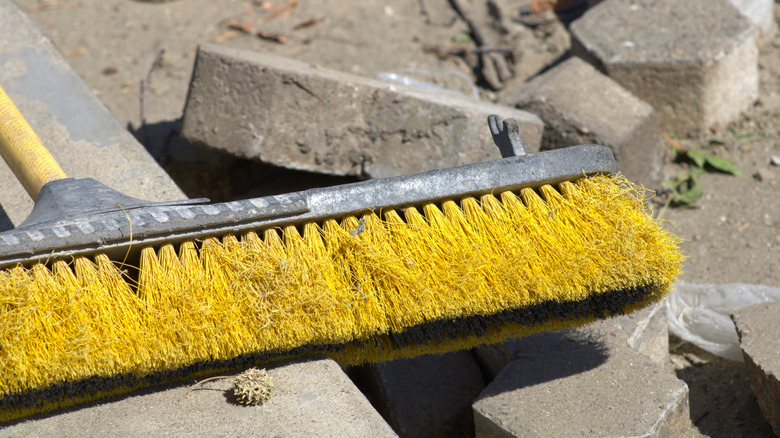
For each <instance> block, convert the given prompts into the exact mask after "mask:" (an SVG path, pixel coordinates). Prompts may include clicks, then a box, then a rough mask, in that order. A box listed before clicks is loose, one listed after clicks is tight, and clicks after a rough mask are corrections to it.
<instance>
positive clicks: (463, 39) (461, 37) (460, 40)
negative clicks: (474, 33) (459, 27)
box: [452, 32, 471, 44]
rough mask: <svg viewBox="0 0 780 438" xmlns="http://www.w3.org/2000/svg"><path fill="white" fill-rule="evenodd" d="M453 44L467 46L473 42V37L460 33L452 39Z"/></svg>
mask: <svg viewBox="0 0 780 438" xmlns="http://www.w3.org/2000/svg"><path fill="white" fill-rule="evenodd" d="M452 42H453V43H456V44H466V43H470V42H471V35H469V34H467V33H465V32H464V33H459V34H457V35H455V36H454V37H452Z"/></svg>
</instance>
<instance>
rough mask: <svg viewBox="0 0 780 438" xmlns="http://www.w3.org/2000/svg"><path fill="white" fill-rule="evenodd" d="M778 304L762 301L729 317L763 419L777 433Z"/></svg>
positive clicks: (779, 376) (779, 419) (779, 428)
mask: <svg viewBox="0 0 780 438" xmlns="http://www.w3.org/2000/svg"><path fill="white" fill-rule="evenodd" d="M778 314H780V303H778V302H774V303H761V304H755V305H752V306H749V307H744V308H742V309H739V310H736V311H734V312H733V313H732V314H731V319H732V320H733V321H734V324H735V325H736V328H737V333H738V334H739V345H740V347H741V348H742V352H743V354H744V356H745V365H746V366H747V373H748V378H749V380H750V387H751V388H752V389H753V393H754V394H755V395H756V399H758V405H759V407H760V408H761V413H762V414H763V415H764V418H766V420H767V421H768V422H769V423H770V424H771V425H772V429H773V430H774V432H775V434H776V435H778V436H780V356H778V351H780V328H778V325H777V315H778Z"/></svg>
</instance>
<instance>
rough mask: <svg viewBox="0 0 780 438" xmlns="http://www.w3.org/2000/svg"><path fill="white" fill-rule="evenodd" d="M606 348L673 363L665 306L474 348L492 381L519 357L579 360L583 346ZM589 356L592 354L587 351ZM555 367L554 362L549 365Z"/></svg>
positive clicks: (663, 363) (662, 363)
mask: <svg viewBox="0 0 780 438" xmlns="http://www.w3.org/2000/svg"><path fill="white" fill-rule="evenodd" d="M583 343H585V344H599V345H606V346H608V347H609V348H613V349H626V348H628V349H631V350H633V351H636V352H638V353H640V354H642V355H644V356H645V357H647V358H648V359H650V360H651V361H653V362H654V363H656V364H658V365H665V364H666V363H667V362H668V360H669V332H668V329H667V322H666V312H665V311H664V306H663V303H657V304H655V305H653V306H650V307H648V308H646V309H642V310H640V311H638V312H634V313H632V314H629V315H623V316H619V317H615V318H610V319H606V320H601V321H596V322H594V323H591V324H588V325H586V326H583V327H580V328H576V329H571V330H565V331H560V332H554V333H542V334H538V335H535V336H529V337H527V338H522V339H515V340H511V341H507V342H504V343H501V344H496V345H486V346H481V347H478V348H475V349H474V353H475V355H476V357H477V359H478V360H479V363H480V365H482V367H483V369H484V370H485V372H486V374H487V376H488V377H489V378H495V377H496V376H497V375H498V374H499V373H500V372H501V371H502V370H503V369H504V368H506V366H507V365H509V364H510V363H511V362H512V361H514V360H517V359H519V358H527V357H530V356H532V357H535V358H536V359H535V360H545V359H544V358H545V357H546V355H549V354H550V353H553V352H568V354H569V355H570V357H572V358H576V357H577V354H579V352H580V350H579V349H578V348H576V347H577V346H578V345H580V344H583ZM584 354H585V355H587V354H589V353H588V352H587V351H586V352H584ZM549 365H550V366H555V363H554V362H550V363H549Z"/></svg>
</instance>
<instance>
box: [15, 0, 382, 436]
mask: <svg viewBox="0 0 780 438" xmlns="http://www.w3.org/2000/svg"><path fill="white" fill-rule="evenodd" d="M0 29H2V30H3V32H0V85H2V87H3V88H4V89H5V91H6V92H7V93H8V94H9V95H10V96H11V98H12V99H13V100H14V101H15V103H16V105H17V106H18V107H19V109H20V111H21V112H22V113H23V114H24V115H25V116H26V118H27V120H28V121H29V123H30V124H31V125H32V127H33V129H34V130H36V132H37V133H38V135H39V137H40V138H41V140H42V141H43V143H44V144H45V145H47V146H48V147H49V149H50V150H51V152H52V154H53V155H54V157H55V158H56V159H57V160H58V161H59V162H60V163H61V166H62V167H63V169H64V170H65V172H67V173H68V174H69V175H70V176H72V177H76V178H83V177H93V178H96V179H98V180H100V181H102V182H103V183H106V184H108V185H109V186H112V187H114V188H116V189H118V190H120V191H122V192H124V193H126V194H128V195H132V196H136V197H140V198H145V199H149V200H167V199H181V198H184V195H183V193H182V192H181V191H180V190H179V189H178V187H177V186H176V185H175V184H174V183H173V181H172V180H171V179H170V178H169V177H168V175H167V174H166V173H165V172H164V171H163V170H162V169H161V168H160V167H159V166H158V165H157V163H156V162H155V161H154V160H153V159H152V157H151V156H150V155H149V154H148V153H147V152H146V150H144V148H143V146H141V145H140V144H139V143H138V142H136V141H135V139H134V138H133V137H132V136H131V135H130V134H129V133H128V132H127V131H126V130H125V129H124V128H123V127H122V126H121V125H120V124H119V122H117V121H116V119H114V118H113V116H112V115H111V114H110V113H109V112H108V111H107V110H106V109H105V107H103V105H102V104H101V103H100V102H99V101H98V100H97V98H96V97H95V96H94V95H93V94H92V92H91V90H90V89H89V88H88V87H87V86H86V85H85V84H84V83H83V82H82V81H81V79H79V77H78V76H77V75H76V74H75V73H74V72H73V70H71V68H70V67H69V66H68V64H67V62H66V61H65V59H64V58H63V57H62V55H61V54H59V52H58V51H57V50H56V49H55V48H54V46H53V45H52V44H51V42H50V41H49V40H48V39H46V38H45V37H44V36H43V34H42V33H41V32H40V30H39V29H38V28H37V27H36V26H35V25H34V24H33V23H32V21H30V20H29V18H28V17H27V16H26V15H25V14H24V13H23V12H22V11H21V10H20V9H19V8H18V7H17V6H16V5H15V4H14V3H13V2H11V1H8V0H0ZM0 204H1V205H2V209H1V210H0V212H1V213H2V214H0V231H2V230H6V229H10V228H11V227H13V224H18V223H19V222H21V221H22V220H24V218H26V217H27V214H28V213H29V211H30V210H31V209H32V201H31V200H30V199H29V198H28V196H27V194H26V192H25V191H24V189H23V188H22V186H21V184H19V183H18V182H17V181H16V179H15V177H14V176H13V173H11V171H10V170H9V169H8V168H7V167H6V166H4V165H0ZM3 347H4V348H5V347H8V346H7V345H4V346H3ZM0 360H2V349H0ZM271 375H272V377H273V378H274V379H275V381H276V388H277V390H276V395H275V397H272V399H271V401H270V402H269V403H268V404H267V405H265V406H262V407H259V408H244V407H239V406H234V405H231V404H229V403H228V402H227V401H226V400H225V396H224V391H223V390H224V389H225V385H227V386H229V385H230V382H229V381H220V382H214V383H212V384H210V385H209V386H208V387H209V388H214V389H218V390H219V391H216V392H215V391H203V390H201V391H196V392H194V393H193V395H191V396H190V397H189V398H185V397H184V394H185V393H186V391H187V390H188V387H177V388H172V389H165V390H154V389H151V390H146V391H143V392H142V393H137V394H135V395H130V396H127V397H125V398H121V399H117V400H113V401H108V402H105V403H98V404H93V405H91V406H82V407H79V408H74V409H71V410H68V411H66V412H59V413H52V414H50V415H48V416H47V417H45V418H38V419H33V420H29V421H26V422H24V423H18V424H16V425H12V426H6V427H4V428H0V437H7V436H25V437H27V436H90V435H91V436H188V435H198V436H200V435H207V436H247V435H252V436H257V435H265V436H328V435H330V436H361V437H362V436H366V435H369V434H371V435H378V436H393V435H394V434H393V432H392V430H391V429H390V427H389V426H387V424H386V423H385V422H384V421H383V420H382V418H381V416H379V414H378V413H377V412H376V411H375V410H374V409H373V408H371V406H370V405H369V403H368V401H367V400H366V399H365V397H363V396H362V395H361V394H360V392H359V391H358V390H357V388H356V387H355V386H354V385H353V384H352V383H351V382H350V381H349V379H348V378H347V377H346V375H345V374H344V373H343V371H342V370H341V368H339V367H338V365H337V364H336V363H335V362H333V361H332V360H329V359H328V360H325V359H322V360H317V361H313V362H299V363H294V364H291V365H287V366H276V367H274V368H273V370H272V371H271Z"/></svg>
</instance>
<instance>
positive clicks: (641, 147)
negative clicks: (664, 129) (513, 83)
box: [500, 57, 663, 185]
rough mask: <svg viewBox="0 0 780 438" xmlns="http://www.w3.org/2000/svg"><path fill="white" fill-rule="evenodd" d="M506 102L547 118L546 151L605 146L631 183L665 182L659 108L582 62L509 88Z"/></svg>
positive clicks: (575, 61)
mask: <svg viewBox="0 0 780 438" xmlns="http://www.w3.org/2000/svg"><path fill="white" fill-rule="evenodd" d="M500 101H501V102H502V103H504V104H506V105H511V106H517V107H518V108H520V109H523V110H526V111H528V112H531V113H534V114H537V115H538V116H539V117H541V119H542V120H543V121H544V134H543V137H542V146H541V148H542V149H557V148H562V147H568V146H574V145H578V144H601V145H604V146H607V147H609V148H610V149H612V152H613V153H614V155H615V160H616V162H617V165H618V170H620V171H621V172H623V174H624V175H626V177H628V179H630V180H631V181H634V182H636V183H639V184H648V185H654V184H656V183H658V182H660V181H659V180H660V176H661V165H662V161H663V144H662V141H661V132H660V130H659V126H658V117H657V115H656V112H655V110H654V109H653V107H652V106H650V104H648V103H646V102H644V101H642V100H641V99H639V98H637V97H636V96H634V95H633V94H631V93H630V92H629V91H628V90H626V89H625V88H623V87H622V86H620V85H619V84H618V83H617V82H615V81H613V80H611V79H610V78H609V77H607V76H605V75H603V74H601V73H600V72H599V71H598V70H596V69H595V68H594V67H593V66H591V65H590V64H588V63H586V62H585V61H583V60H582V59H580V58H576V57H573V58H569V59H567V60H566V61H564V62H562V63H560V64H559V65H557V66H555V67H553V68H552V69H550V70H548V71H546V72H545V73H543V74H541V75H539V76H537V77H536V78H534V79H532V80H531V81H529V82H527V83H525V84H521V85H520V86H517V87H515V88H514V89H511V90H510V89H507V90H506V91H505V92H504V93H502V95H501V97H500Z"/></svg>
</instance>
